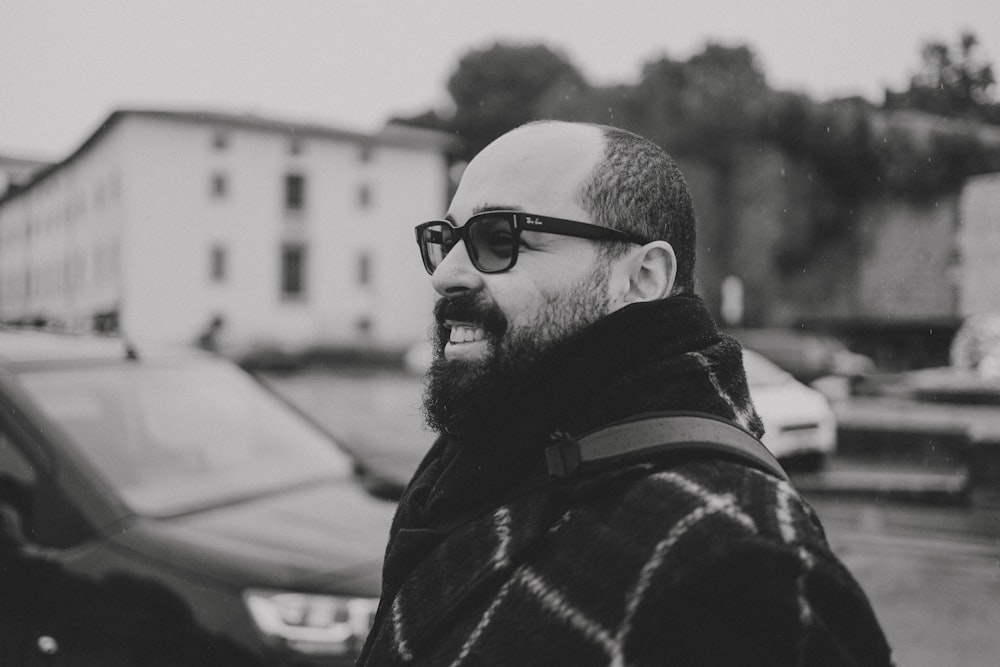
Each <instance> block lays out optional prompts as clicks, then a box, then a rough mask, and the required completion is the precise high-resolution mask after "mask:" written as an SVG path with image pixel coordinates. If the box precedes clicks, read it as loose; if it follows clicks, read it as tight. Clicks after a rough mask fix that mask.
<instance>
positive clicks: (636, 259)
mask: <svg viewBox="0 0 1000 667" xmlns="http://www.w3.org/2000/svg"><path fill="white" fill-rule="evenodd" d="M627 270H628V291H627V292H626V294H625V305H628V304H630V303H641V302H643V301H656V300H658V299H663V298H666V297H667V296H669V295H670V293H671V292H672V291H673V289H674V281H675V280H676V278H677V257H676V256H675V255H674V249H673V247H672V246H671V245H670V244H669V243H667V242H666V241H653V242H652V243H647V244H646V245H644V246H642V247H641V248H638V249H636V250H635V251H633V253H632V254H631V255H630V256H629V258H628V262H627Z"/></svg>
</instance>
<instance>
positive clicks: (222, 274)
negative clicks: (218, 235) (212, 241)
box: [209, 245, 228, 283]
mask: <svg viewBox="0 0 1000 667" xmlns="http://www.w3.org/2000/svg"><path fill="white" fill-rule="evenodd" d="M226 259H227V257H226V248H225V246H221V245H217V246H213V247H212V251H211V253H210V254H209V277H210V278H211V279H212V282H213V283H221V282H224V281H225V280H226V270H227V268H228V267H227V265H226Z"/></svg>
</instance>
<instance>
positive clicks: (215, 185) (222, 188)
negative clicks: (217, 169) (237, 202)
mask: <svg viewBox="0 0 1000 667" xmlns="http://www.w3.org/2000/svg"><path fill="white" fill-rule="evenodd" d="M211 190H212V197H213V198H214V199H224V198H225V197H226V194H228V192H229V181H228V179H227V178H226V175H225V174H223V173H215V174H212V187H211Z"/></svg>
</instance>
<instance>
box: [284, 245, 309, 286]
mask: <svg viewBox="0 0 1000 667" xmlns="http://www.w3.org/2000/svg"><path fill="white" fill-rule="evenodd" d="M305 278H306V248H305V246H304V245H301V244H286V245H285V246H283V247H282V248H281V296H282V298H285V299H301V298H302V297H304V296H305V292H306V282H305Z"/></svg>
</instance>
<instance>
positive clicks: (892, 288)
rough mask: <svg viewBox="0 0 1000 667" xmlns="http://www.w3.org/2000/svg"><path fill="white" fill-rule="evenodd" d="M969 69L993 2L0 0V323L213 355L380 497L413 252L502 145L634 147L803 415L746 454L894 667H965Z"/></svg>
mask: <svg viewBox="0 0 1000 667" xmlns="http://www.w3.org/2000/svg"><path fill="white" fill-rule="evenodd" d="M997 58H1000V5H998V4H997V3H996V2H995V0H961V1H959V2H952V3H942V2H930V1H925V0H920V1H905V0H887V1H884V2H879V3H870V2H859V1H856V0H844V1H842V2H838V3H823V4H819V3H811V2H810V3H804V2H795V1H792V0H780V1H776V2H768V3H766V5H764V4H763V3H736V2H726V1H722V0H705V1H703V2H700V3H696V4H691V3H675V2H653V1H651V0H637V1H635V2H630V3H628V4H627V5H625V6H623V7H619V8H612V7H610V6H609V3H606V2H593V1H589V0H578V1H576V2H573V3H567V2H555V1H548V0H535V1H533V2H527V1H522V0H510V1H508V2H505V3H489V2H481V1H478V0H474V1H469V0H465V1H462V2H458V1H445V0H425V1H423V2H402V1H396V2H367V3H360V2H358V3H355V2H335V1H332V0H327V1H321V0H286V1H285V2H281V3H278V2H264V1H257V0H253V1H250V0H244V1H241V2H235V1H223V0H210V1H205V0H200V1H193V0H173V1H170V2H166V1H148V2H141V3H137V2H125V1H115V0H91V1H90V2H87V3H72V2H55V1H51V2H29V1H27V0H9V1H7V2H5V3H3V5H2V6H0V322H3V323H6V324H8V325H18V326H25V325H28V326H32V327H40V328H46V329H49V330H57V331H91V332H94V331H96V332H100V333H104V334H112V335H115V334H118V335H125V336H127V337H129V338H131V339H134V340H142V341H155V342H158V343H172V344H181V345H188V346H200V347H203V348H207V349H210V350H215V351H219V352H222V353H223V354H224V355H226V356H229V357H231V358H233V359H235V360H236V361H238V362H239V363H241V364H243V365H244V366H245V367H247V368H250V369H252V370H254V371H255V372H257V373H258V375H259V376H260V377H262V378H263V379H265V381H266V382H268V383H269V384H270V385H271V386H272V387H273V388H275V389H276V390H278V391H279V392H281V393H282V394H284V395H285V396H287V397H289V398H291V399H292V400H293V401H294V402H296V403H297V404H298V405H299V406H301V407H302V408H303V409H305V410H306V411H307V412H309V413H310V414H312V415H313V416H314V417H316V418H317V419H318V420H319V421H321V422H323V423H324V425H325V426H326V427H327V428H328V429H329V430H331V431H333V432H334V433H336V434H338V435H339V436H340V437H341V438H343V439H344V440H346V441H348V442H350V443H351V444H352V445H354V446H356V447H360V449H361V450H363V451H366V452H368V459H369V461H370V462H372V461H374V462H376V463H378V464H381V465H383V466H384V467H385V469H386V470H387V471H389V472H390V473H392V474H394V475H395V476H396V477H398V478H401V479H405V478H406V477H407V476H408V474H409V471H411V470H412V468H413V466H414V465H415V464H416V461H418V460H419V458H420V456H421V455H422V452H423V451H424V450H425V449H426V447H427V446H428V445H429V443H430V438H431V434H429V433H427V432H426V431H424V430H423V429H422V426H421V421H420V415H419V402H420V390H421V386H420V379H419V378H420V371H421V369H422V368H423V367H424V365H425V364H426V361H427V349H426V343H425V339H426V335H427V330H428V327H429V325H430V310H431V306H432V303H433V299H434V294H433V291H432V290H431V288H430V285H429V281H428V280H427V279H426V275H425V274H424V272H423V268H422V266H421V263H420V260H419V257H418V253H417V249H416V247H415V244H414V243H413V240H412V236H411V234H412V232H411V229H412V227H413V226H414V225H415V224H417V223H419V222H422V221H424V220H427V219H431V218H437V217H440V216H441V215H442V214H443V213H444V212H445V211H446V210H447V207H448V202H449V200H450V195H451V193H452V192H453V189H454V187H455V185H456V183H457V181H458V178H459V177H460V175H461V173H462V169H463V167H464V165H465V164H466V162H467V161H468V160H469V159H470V158H471V157H472V156H473V155H475V154H476V152H478V151H479V150H480V149H481V148H482V147H483V146H485V145H486V144H487V143H489V142H490V141H491V140H492V139H494V138H495V137H497V136H498V135H500V134H502V133H503V132H505V131H507V130H509V129H511V128H513V127H515V126H517V125H519V124H521V123H524V122H527V121H530V120H533V119H538V118H561V119H570V120H582V121H594V122H599V123H608V124H613V125H617V126H619V127H623V128H626V129H630V130H633V131H635V132H638V133H640V134H642V135H644V136H647V137H649V138H651V139H653V140H654V141H656V142H658V143H659V144H660V145H662V146H663V147H664V148H665V149H667V151H668V152H670V153H671V154H672V155H673V156H674V157H675V158H676V159H677V161H678V162H679V163H680V165H681V168H682V170H683V172H684V174H685V176H686V178H687V179H688V183H689V185H690V186H691V188H692V191H693V193H694V198H695V206H696V211H697V214H698V218H699V225H700V227H699V235H700V239H699V240H700V242H699V251H700V254H699V257H698V270H697V280H698V291H699V292H700V293H701V294H702V295H703V296H704V298H705V299H706V301H707V302H708V304H709V306H710V307H711V309H712V310H713V312H714V313H715V315H716V316H717V318H718V319H719V321H720V322H721V323H722V324H723V325H724V326H725V327H727V328H728V329H729V330H730V331H731V332H732V333H733V334H734V335H736V336H737V337H738V338H739V339H740V340H741V341H743V343H744V344H745V346H746V347H748V348H750V349H752V350H754V351H756V352H759V353H760V354H761V355H762V356H763V357H765V358H766V359H767V360H768V362H769V363H774V364H777V366H778V367H779V368H780V369H781V373H783V374H784V376H782V375H781V374H779V375H778V376H777V377H778V380H773V378H774V377H776V376H775V375H774V374H773V373H771V372H770V371H769V370H765V371H760V374H759V376H758V377H759V385H760V387H766V386H767V385H769V384H770V385H774V384H781V383H782V382H785V379H783V377H786V378H787V377H790V378H792V379H793V380H794V381H795V383H796V386H797V387H801V389H796V391H798V392H799V394H796V395H795V396H799V395H800V394H801V393H802V392H803V391H806V390H808V391H811V392H813V395H815V393H816V392H819V394H821V396H822V400H823V406H824V407H823V408H822V410H823V411H824V412H823V414H822V415H820V416H818V417H817V416H815V415H814V414H813V412H815V411H814V410H813V409H812V408H806V407H802V408H801V409H802V412H801V413H795V414H799V415H800V416H799V417H797V418H798V421H796V420H795V418H792V419H790V420H788V419H786V421H785V422H779V421H776V422H772V424H771V425H770V426H769V428H770V429H771V431H772V433H773V434H774V435H773V436H772V437H773V438H774V440H773V441H772V442H769V443H768V444H769V446H772V448H776V451H777V448H782V447H784V448H786V449H782V450H781V451H782V452H783V453H785V454H787V458H786V457H785V456H784V454H783V458H786V461H787V462H788V464H789V467H791V468H793V469H796V471H797V473H798V476H797V478H796V481H797V484H798V485H799V487H800V488H801V489H803V490H804V492H805V493H806V494H807V496H808V497H810V499H815V502H816V503H817V506H818V508H819V509H820V513H821V515H822V516H823V517H824V519H825V520H826V521H827V522H828V524H829V525H830V526H831V541H832V542H834V544H835V546H836V547H837V548H838V550H839V551H840V552H841V553H842V555H844V557H845V561H846V562H848V563H849V565H851V566H852V567H853V568H854V569H855V570H856V572H857V573H858V576H859V578H861V579H862V581H863V583H864V584H865V585H866V587H867V588H868V589H869V590H870V591H871V592H872V597H873V601H874V603H875V604H876V607H877V610H878V611H879V612H880V614H881V615H882V616H883V618H885V619H886V620H885V622H886V625H887V631H888V632H889V635H890V640H892V641H893V642H894V643H895V644H897V654H898V656H900V657H901V658H908V659H907V660H906V661H905V662H904V661H902V660H901V664H927V665H932V664H993V663H992V662H990V661H991V660H994V659H995V656H996V654H997V653H996V652H997V651H998V650H1000V646H998V645H997V643H996V642H997V639H996V638H995V637H992V633H991V632H988V631H987V630H986V628H990V627H994V628H995V627H996V623H998V622H1000V602H998V601H1000V570H998V569H997V564H998V563H1000V546H998V544H1000V543H998V537H997V536H998V533H1000V530H998V528H1000V522H998V521H997V519H998V517H1000V514H998V509H997V508H1000V291H998V290H997V289H996V287H995V286H996V285H997V284H998V283H1000V262H998V261H997V259H998V258H1000V88H998V85H997V83H996V63H997ZM0 354H2V350H0ZM768 362H765V363H768ZM765 376H766V377H765ZM766 378H772V379H770V380H769V379H766ZM751 379H753V378H751ZM756 391H757V392H759V393H757V394H755V400H756V401H757V402H758V404H759V405H761V406H763V405H765V404H767V403H768V402H771V403H773V402H775V401H777V404H778V408H777V409H776V410H775V413H776V414H783V413H788V412H790V411H791V412H793V413H794V412H795V410H796V409H798V408H792V407H790V406H798V405H799V404H800V403H801V404H802V405H803V406H805V404H806V403H809V405H813V404H814V403H815V399H814V398H808V399H806V398H801V399H800V398H796V397H794V396H793V397H791V398H789V396H790V395H789V394H781V395H780V397H779V398H777V399H775V398H773V397H772V398H770V399H769V398H767V397H765V396H764V393H765V392H767V391H768V390H767V389H764V388H758V389H757V390H756ZM810 410H812V412H810ZM762 412H763V408H762ZM801 415H806V416H801ZM793 417H794V415H793ZM774 419H776V420H777V419H780V417H777V416H776V417H774ZM803 420H805V421H804V422H803ZM813 420H815V423H814V421H813ZM765 421H766V420H765ZM834 423H835V424H836V425H835V426H833V425H832V424H834ZM821 432H822V433H823V434H828V435H829V436H830V437H829V438H828V437H827V436H826V435H823V436H822V439H821V440H822V441H820V440H818V439H817V438H820V436H818V435H816V434H817V433H821ZM779 437H780V438H781V439H780V440H779ZM800 454H805V455H808V456H798V455H800ZM797 464H799V465H797ZM939 575H940V576H939ZM941 618H958V619H960V621H959V622H957V623H955V624H953V625H949V626H947V627H945V628H940V627H939V625H940V619H941ZM932 625H933V626H935V627H937V629H938V633H937V634H933V633H931V634H928V632H929V631H928V627H929V626H932ZM990 656H992V657H990ZM981 660H982V661H981Z"/></svg>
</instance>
